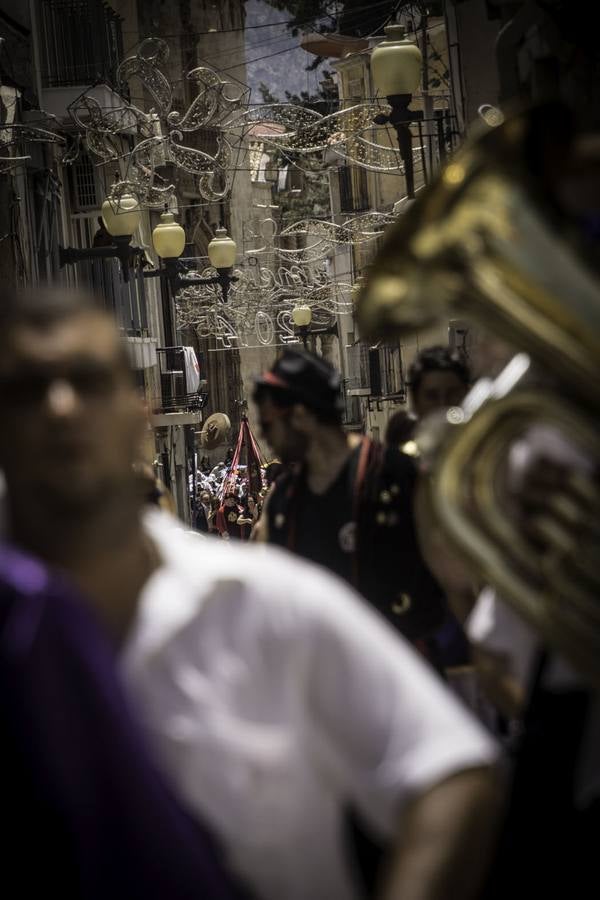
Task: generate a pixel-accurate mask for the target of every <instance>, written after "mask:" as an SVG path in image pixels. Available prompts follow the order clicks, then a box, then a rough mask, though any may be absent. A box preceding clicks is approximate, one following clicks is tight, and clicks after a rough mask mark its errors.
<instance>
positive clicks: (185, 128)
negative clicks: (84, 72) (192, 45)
mask: <svg viewBox="0 0 600 900" xmlns="http://www.w3.org/2000/svg"><path fill="white" fill-rule="evenodd" d="M168 58H169V47H168V45H167V44H166V42H165V41H163V40H160V39H159V38H148V39H146V40H144V41H142V43H141V44H140V47H139V49H138V51H137V53H136V54H134V55H133V56H130V57H128V58H127V59H125V60H124V61H123V62H122V63H121V65H120V66H119V68H118V70H117V80H118V82H119V84H120V87H121V91H122V96H121V99H122V101H123V102H122V104H121V105H120V106H117V107H115V108H112V107H111V108H105V107H102V106H101V105H100V103H99V101H98V99H97V97H96V96H94V95H93V93H92V89H91V88H90V89H88V90H87V91H86V92H84V93H83V94H82V95H81V96H80V97H79V98H78V99H77V100H76V101H75V102H74V103H73V104H72V105H71V107H70V109H69V111H70V114H71V117H72V119H73V121H74V122H75V124H76V125H77V126H78V127H79V128H80V129H81V130H82V131H83V132H84V134H85V139H86V143H87V146H88V148H89V150H90V151H91V152H92V153H93V154H94V155H95V156H96V157H97V158H98V159H99V160H100V162H101V163H102V164H109V163H115V162H117V161H118V160H125V163H126V175H125V178H124V180H123V181H121V182H119V184H118V185H116V186H115V187H114V188H113V190H112V194H111V196H112V197H113V198H117V199H118V197H119V196H122V195H123V194H135V195H136V196H137V198H138V200H139V202H140V203H142V204H144V205H146V206H149V207H156V208H158V207H160V206H162V205H163V204H164V203H165V202H166V201H168V199H169V198H170V197H171V196H172V195H173V192H174V186H173V185H172V184H169V183H168V182H165V181H164V179H161V182H162V183H157V182H158V181H159V179H157V172H156V170H157V169H160V168H162V167H165V166H173V167H174V168H175V169H176V170H180V171H182V172H185V173H188V174H189V175H191V176H193V177H195V179H196V184H197V187H198V192H199V194H200V195H201V196H202V197H203V198H204V199H205V200H209V201H210V200H220V199H222V198H223V197H225V196H227V195H228V193H229V192H230V190H231V182H232V178H233V173H234V171H235V164H234V146H233V144H232V142H233V141H236V142H237V141H238V139H239V136H238V135H237V134H236V133H235V126H234V125H233V124H232V121H231V120H232V116H233V115H234V113H239V112H240V111H241V110H242V109H245V107H246V106H247V104H248V100H249V96H250V89H249V88H248V86H247V85H245V84H242V82H239V81H237V80H236V79H232V78H223V77H222V76H221V75H220V74H219V73H218V72H217V71H215V70H214V69H211V68H209V67H208V66H199V67H197V68H194V69H192V70H191V71H189V72H188V73H187V74H186V75H185V78H186V79H187V80H188V81H190V82H192V83H193V84H194V85H195V88H196V91H197V93H196V96H195V97H194V99H193V101H192V103H191V104H190V106H189V107H188V109H186V110H179V109H177V108H175V107H176V101H175V99H174V96H173V90H172V86H171V84H170V82H169V79H168V78H167V76H166V75H165V73H164V72H163V70H162V69H163V68H164V67H165V65H166V63H167V61H168ZM131 82H133V83H134V84H135V83H136V82H139V84H140V85H141V89H142V91H143V92H145V94H146V95H147V96H148V97H150V99H151V102H152V104H153V105H152V106H151V108H150V109H149V111H148V112H145V111H143V110H142V109H140V108H139V107H138V106H136V105H135V104H134V103H132V102H130V101H128V100H127V99H126V96H127V94H128V93H129V89H130V88H129V86H130V83H131ZM136 87H137V85H136ZM203 130H204V132H205V133H204V134H201V132H202V131H203ZM206 130H209V131H210V136H211V138H213V139H214V140H213V141H212V144H214V146H210V148H209V147H208V146H206V147H202V146H201V145H202V138H203V137H204V138H206ZM123 135H128V136H129V137H133V139H134V147H133V149H132V150H127V151H126V152H123V149H122V140H121V138H122V136H123ZM199 145H200V146H199Z"/></svg>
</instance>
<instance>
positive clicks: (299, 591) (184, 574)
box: [144, 511, 350, 604]
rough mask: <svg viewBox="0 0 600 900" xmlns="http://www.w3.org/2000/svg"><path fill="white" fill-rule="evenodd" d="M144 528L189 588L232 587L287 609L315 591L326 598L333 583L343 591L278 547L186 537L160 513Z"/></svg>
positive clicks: (151, 516) (326, 575)
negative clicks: (224, 584) (295, 599)
mask: <svg viewBox="0 0 600 900" xmlns="http://www.w3.org/2000/svg"><path fill="white" fill-rule="evenodd" d="M144 525H145V528H146V530H147V532H148V533H149V535H150V537H151V538H152V539H153V540H154V542H155V543H156V545H157V547H158V550H159V554H160V556H161V557H162V559H163V563H164V565H165V568H166V569H167V570H171V571H172V572H173V573H174V574H175V573H176V575H177V578H178V579H179V580H181V581H182V582H185V583H186V584H188V585H189V587H190V588H192V589H193V588H194V587H197V588H200V589H206V588H209V587H210V586H211V585H214V584H215V583H219V582H223V581H228V582H229V583H233V582H236V583H237V584H239V587H240V590H241V592H243V593H244V595H245V596H246V597H252V598H253V599H255V600H257V601H259V602H262V603H269V602H277V603H278V604H285V603H287V602H289V600H290V599H291V598H292V597H293V596H296V595H306V597H307V599H308V596H309V594H311V593H314V592H315V591H316V592H317V593H319V594H322V595H324V594H327V593H328V592H330V591H331V590H332V584H333V589H334V590H336V589H337V590H342V591H345V590H346V589H345V586H344V585H343V583H338V579H336V578H335V577H334V576H331V575H330V573H328V572H327V571H325V570H322V569H321V568H319V567H317V566H313V565H311V564H310V563H307V562H306V561H305V560H303V559H302V558H300V557H298V556H295V555H292V554H290V553H288V552H287V551H286V550H283V549H281V548H279V547H276V546H272V545H269V544H260V543H250V544H246V543H244V542H241V541H221V540H219V539H218V538H216V537H212V536H210V535H199V534H197V533H193V532H188V531H185V530H184V526H183V525H182V523H180V522H179V521H178V520H177V519H175V518H174V517H173V516H170V515H168V514H166V513H162V512H158V513H157V512H154V511H153V512H152V513H150V514H149V515H147V516H146V517H145V520H144ZM305 588H306V589H305ZM348 593H350V591H349V590H348Z"/></svg>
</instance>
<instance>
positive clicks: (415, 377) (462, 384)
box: [408, 347, 471, 419]
mask: <svg viewBox="0 0 600 900" xmlns="http://www.w3.org/2000/svg"><path fill="white" fill-rule="evenodd" d="M470 380H471V379H470V372H469V367H468V366H467V364H466V362H465V361H464V360H463V359H462V358H461V356H460V355H459V354H458V353H456V352H455V351H453V350H450V349H449V348H448V347H428V348H427V349H425V350H422V351H421V353H419V355H418V356H417V357H416V358H415V360H414V361H413V363H412V365H411V367H410V369H409V371H408V381H409V385H410V396H411V401H412V408H413V410H414V412H415V415H416V416H417V418H419V419H421V418H422V417H423V416H426V415H428V414H429V413H430V412H433V411H434V410H436V409H447V408H448V407H450V406H458V405H459V404H460V403H462V401H463V399H464V396H465V394H466V393H467V391H468V389H469V383H470Z"/></svg>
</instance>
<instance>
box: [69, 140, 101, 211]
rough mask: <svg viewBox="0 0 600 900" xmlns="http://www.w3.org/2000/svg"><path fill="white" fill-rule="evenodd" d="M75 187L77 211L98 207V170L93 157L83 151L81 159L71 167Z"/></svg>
mask: <svg viewBox="0 0 600 900" xmlns="http://www.w3.org/2000/svg"><path fill="white" fill-rule="evenodd" d="M71 173H72V178H73V181H72V188H73V192H72V193H73V209H75V210H76V211H77V212H85V211H86V210H89V209H98V207H99V206H100V204H99V202H98V191H97V185H96V172H95V169H94V166H93V164H92V161H91V159H90V158H89V156H88V155H87V153H84V152H83V151H82V152H81V153H80V156H79V159H78V160H77V162H76V163H75V164H74V165H73V168H72V169H71Z"/></svg>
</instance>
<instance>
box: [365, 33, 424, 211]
mask: <svg viewBox="0 0 600 900" xmlns="http://www.w3.org/2000/svg"><path fill="white" fill-rule="evenodd" d="M384 31H385V34H386V38H385V40H383V41H382V42H381V43H380V44H378V45H377V46H376V47H375V49H374V50H373V52H372V54H371V71H372V73H373V81H374V83H375V87H376V88H377V90H378V91H379V92H380V93H381V94H382V95H383V96H384V97H386V99H387V102H388V103H389V105H390V106H391V112H390V114H389V115H387V116H386V115H383V114H382V115H379V116H376V117H375V119H374V121H375V123H376V124H377V125H386V124H388V123H389V124H390V125H392V126H393V128H395V130H396V135H397V136H398V146H399V148H400V156H401V157H402V161H403V162H404V174H405V178H406V192H407V194H408V196H409V197H414V196H415V179H414V171H413V157H412V135H411V131H410V123H411V122H416V121H418V120H419V119H422V118H423V112H422V111H421V110H418V111H415V110H411V109H409V108H408V107H409V104H410V101H411V99H412V95H413V94H414V92H415V91H416V90H417V88H418V86H419V81H420V79H421V66H422V62H423V57H422V55H421V51H420V50H419V48H418V47H417V45H416V44H413V43H412V41H409V40H407V38H406V37H405V34H404V26H403V25H388V26H387V27H386V28H385V29H384Z"/></svg>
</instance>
